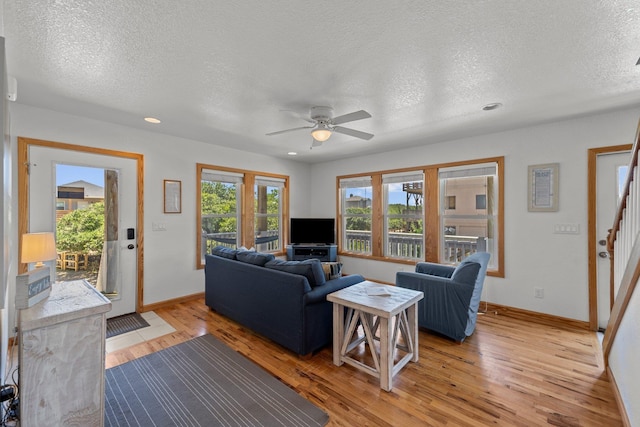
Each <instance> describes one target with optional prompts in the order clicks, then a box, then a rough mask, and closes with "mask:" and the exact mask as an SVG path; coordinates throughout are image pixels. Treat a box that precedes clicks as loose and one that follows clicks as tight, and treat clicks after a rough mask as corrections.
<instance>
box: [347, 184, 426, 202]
mask: <svg viewBox="0 0 640 427" xmlns="http://www.w3.org/2000/svg"><path fill="white" fill-rule="evenodd" d="M348 193H349V194H348V195H347V196H349V195H354V196H360V197H363V198H365V199H366V198H369V199H370V198H371V188H369V187H367V188H362V187H360V188H349V189H348ZM396 203H399V204H401V205H405V204H406V203H407V196H406V193H405V192H404V191H402V183H397V184H389V204H392V205H393V204H396ZM409 204H410V205H415V200H414V199H411V200H409Z"/></svg>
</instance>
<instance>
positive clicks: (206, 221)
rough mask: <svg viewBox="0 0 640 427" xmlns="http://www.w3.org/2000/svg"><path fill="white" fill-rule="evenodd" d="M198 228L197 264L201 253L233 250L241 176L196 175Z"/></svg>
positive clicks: (236, 240) (202, 260)
mask: <svg viewBox="0 0 640 427" xmlns="http://www.w3.org/2000/svg"><path fill="white" fill-rule="evenodd" d="M200 183H201V186H200V200H201V202H200V218H201V219H200V226H201V230H202V245H201V248H202V251H201V254H200V257H201V262H203V263H204V254H205V253H209V252H211V248H213V247H215V246H219V245H222V246H228V247H230V248H235V247H237V246H239V245H238V237H239V234H238V229H239V227H240V224H241V218H240V215H239V213H240V212H241V211H242V209H241V208H240V201H241V198H240V194H241V191H240V188H241V185H242V183H243V175H242V174H238V173H228V172H226V173H225V172H220V171H214V170H206V169H205V170H203V171H202V173H201V175H200Z"/></svg>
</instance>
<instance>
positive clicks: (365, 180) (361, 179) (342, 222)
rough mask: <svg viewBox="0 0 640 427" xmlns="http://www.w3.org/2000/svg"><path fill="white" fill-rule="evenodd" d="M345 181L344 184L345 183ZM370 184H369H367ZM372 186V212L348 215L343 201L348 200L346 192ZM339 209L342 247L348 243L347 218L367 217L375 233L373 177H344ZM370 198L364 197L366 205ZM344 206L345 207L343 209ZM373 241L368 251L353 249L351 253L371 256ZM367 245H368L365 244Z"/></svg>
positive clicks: (337, 227) (338, 227) (340, 184)
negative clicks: (350, 189)
mask: <svg viewBox="0 0 640 427" xmlns="http://www.w3.org/2000/svg"><path fill="white" fill-rule="evenodd" d="M343 182H344V185H343ZM350 183H352V184H359V185H352V186H348V184H350ZM365 184H368V185H365ZM365 187H366V188H371V191H372V193H371V209H372V210H371V213H369V214H349V215H347V213H346V212H344V209H347V206H343V203H344V202H345V201H346V197H345V196H346V193H347V190H348V189H349V188H365ZM338 200H339V202H338V204H337V206H338V209H339V210H340V212H341V214H340V215H338V216H336V218H337V219H338V220H337V221H336V232H337V239H336V241H337V242H338V247H342V248H344V247H345V245H346V238H347V233H346V230H345V226H346V222H345V221H346V218H347V217H349V218H365V219H369V222H370V224H371V228H372V229H371V232H372V233H373V179H372V177H371V176H369V175H359V176H358V177H357V179H353V178H350V177H343V178H342V180H339V181H338ZM368 200H369V198H367V197H365V198H364V202H365V207H366V205H367V204H368V203H367V201H368ZM343 208H344V209H343ZM372 242H373V239H371V241H370V242H369V249H370V250H367V251H357V252H356V251H352V252H349V253H354V254H359V255H362V256H371V255H372V254H373V246H372ZM365 246H366V245H365Z"/></svg>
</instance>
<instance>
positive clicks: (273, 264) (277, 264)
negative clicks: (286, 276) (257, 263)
mask: <svg viewBox="0 0 640 427" xmlns="http://www.w3.org/2000/svg"><path fill="white" fill-rule="evenodd" d="M265 267H266V268H272V269H274V270H280V271H286V272H287V273H292V274H300V275H302V276H305V277H306V278H307V281H308V282H309V286H311V287H312V288H313V287H316V286H321V285H324V284H325V282H326V280H325V278H324V271H323V270H322V264H321V263H320V260H317V259H305V260H304V261H283V260H280V259H274V260H273V261H269V262H268V263H266V264H265Z"/></svg>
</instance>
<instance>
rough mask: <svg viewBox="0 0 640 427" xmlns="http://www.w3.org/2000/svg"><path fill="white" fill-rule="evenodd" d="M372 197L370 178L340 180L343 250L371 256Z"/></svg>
mask: <svg viewBox="0 0 640 427" xmlns="http://www.w3.org/2000/svg"><path fill="white" fill-rule="evenodd" d="M372 197H373V194H372V187H371V177H370V176H363V177H358V178H355V179H349V178H347V179H341V180H340V209H341V215H340V234H341V239H340V241H341V248H342V250H344V251H347V252H353V253H358V254H371V212H372V211H371V208H372Z"/></svg>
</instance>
